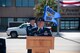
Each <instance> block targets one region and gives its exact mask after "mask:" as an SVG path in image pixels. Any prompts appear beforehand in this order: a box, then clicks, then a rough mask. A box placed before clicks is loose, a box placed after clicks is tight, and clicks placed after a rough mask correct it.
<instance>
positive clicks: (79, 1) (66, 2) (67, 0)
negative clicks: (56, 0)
mask: <svg viewBox="0 0 80 53" xmlns="http://www.w3.org/2000/svg"><path fill="white" fill-rule="evenodd" d="M60 4H61V6H63V7H67V6H68V7H69V6H80V0H60Z"/></svg>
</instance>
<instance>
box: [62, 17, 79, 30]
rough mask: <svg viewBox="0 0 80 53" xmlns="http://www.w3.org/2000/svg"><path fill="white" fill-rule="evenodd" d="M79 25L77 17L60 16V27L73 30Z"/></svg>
mask: <svg viewBox="0 0 80 53" xmlns="http://www.w3.org/2000/svg"><path fill="white" fill-rule="evenodd" d="M78 27H79V19H78V18H66V19H65V18H62V19H61V29H70V30H73V29H74V30H75V29H78Z"/></svg>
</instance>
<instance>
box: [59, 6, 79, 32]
mask: <svg viewBox="0 0 80 53" xmlns="http://www.w3.org/2000/svg"><path fill="white" fill-rule="evenodd" d="M61 9H62V11H63V12H62V13H61V15H62V18H61V19H60V29H62V30H71V31H80V6H74V7H62V8H61Z"/></svg>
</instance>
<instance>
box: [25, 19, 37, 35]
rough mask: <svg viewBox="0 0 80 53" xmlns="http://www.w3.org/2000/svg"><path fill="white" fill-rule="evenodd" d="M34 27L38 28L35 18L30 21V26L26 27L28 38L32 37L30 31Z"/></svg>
mask: <svg viewBox="0 0 80 53" xmlns="http://www.w3.org/2000/svg"><path fill="white" fill-rule="evenodd" d="M34 27H36V23H35V18H31V19H30V25H29V26H27V27H26V32H27V36H29V35H30V31H31V29H32V28H34Z"/></svg>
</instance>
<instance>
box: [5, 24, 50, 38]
mask: <svg viewBox="0 0 80 53" xmlns="http://www.w3.org/2000/svg"><path fill="white" fill-rule="evenodd" d="M29 24H30V23H23V24H21V25H20V26H18V27H10V28H8V29H7V31H6V33H7V35H8V36H11V38H17V37H18V36H19V35H26V34H27V33H26V27H27V26H28V25H29ZM45 27H46V26H45ZM46 28H49V29H51V27H46Z"/></svg>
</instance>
